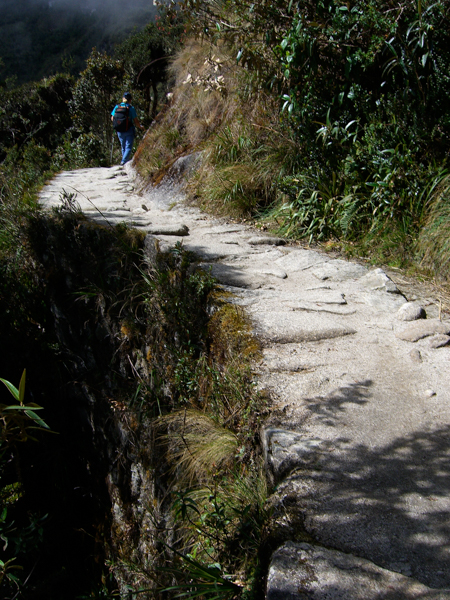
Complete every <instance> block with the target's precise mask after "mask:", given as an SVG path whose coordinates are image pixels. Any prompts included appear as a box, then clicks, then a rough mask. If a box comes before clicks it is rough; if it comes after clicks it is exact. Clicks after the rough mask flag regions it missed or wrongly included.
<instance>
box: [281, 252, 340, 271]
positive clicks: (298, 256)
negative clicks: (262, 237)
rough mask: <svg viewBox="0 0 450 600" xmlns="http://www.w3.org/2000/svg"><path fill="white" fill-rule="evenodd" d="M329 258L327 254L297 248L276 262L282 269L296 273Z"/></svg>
mask: <svg viewBox="0 0 450 600" xmlns="http://www.w3.org/2000/svg"><path fill="white" fill-rule="evenodd" d="M328 260H329V258H328V257H327V256H324V255H323V254H320V253H319V252H314V251H313V250H304V249H303V248H296V249H295V250H291V251H288V253H287V254H285V256H282V257H281V258H278V259H277V260H276V261H275V262H276V264H277V265H278V266H279V267H280V268H281V269H284V270H285V271H287V272H288V273H295V272H297V271H304V270H305V269H310V268H311V267H314V266H315V265H321V264H322V263H325V262H327V261H328Z"/></svg>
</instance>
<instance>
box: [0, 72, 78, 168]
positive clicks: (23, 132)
mask: <svg viewBox="0 0 450 600" xmlns="http://www.w3.org/2000/svg"><path fill="white" fill-rule="evenodd" d="M73 83H74V82H73V79H72V77H70V76H68V75H56V76H54V77H52V78H50V79H44V80H43V81H41V82H38V83H30V84H26V85H23V86H20V87H17V88H15V89H13V90H10V91H4V92H3V93H2V102H1V107H0V157H1V159H4V157H5V154H6V152H7V150H8V149H9V148H11V147H13V146H17V147H18V148H19V149H21V148H22V147H23V145H24V144H26V143H27V142H30V141H31V140H33V141H34V143H35V144H38V145H42V146H45V147H46V148H47V149H48V150H54V149H55V148H56V147H57V146H58V144H59V143H60V139H61V137H62V135H63V134H64V133H65V131H66V130H67V129H68V128H69V127H70V125H71V118H70V114H69V109H68V105H67V103H68V102H69V100H70V99H71V98H72V86H73Z"/></svg>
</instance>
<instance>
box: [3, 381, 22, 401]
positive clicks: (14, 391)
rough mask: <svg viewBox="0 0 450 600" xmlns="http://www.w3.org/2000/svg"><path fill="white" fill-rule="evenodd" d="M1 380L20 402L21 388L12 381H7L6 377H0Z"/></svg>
mask: <svg viewBox="0 0 450 600" xmlns="http://www.w3.org/2000/svg"><path fill="white" fill-rule="evenodd" d="M0 381H3V383H4V384H5V385H6V387H7V388H8V390H9V391H10V392H11V394H12V395H13V396H14V398H15V399H16V400H18V401H19V402H20V398H19V390H18V389H17V388H16V387H15V386H14V385H13V384H12V383H10V382H9V381H6V379H1V378H0Z"/></svg>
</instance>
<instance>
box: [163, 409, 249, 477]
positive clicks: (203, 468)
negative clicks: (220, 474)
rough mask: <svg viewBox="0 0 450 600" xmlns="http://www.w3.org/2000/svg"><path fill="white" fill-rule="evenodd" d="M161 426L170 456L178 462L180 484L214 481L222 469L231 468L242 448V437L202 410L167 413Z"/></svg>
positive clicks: (170, 458) (168, 457) (170, 461)
mask: <svg viewBox="0 0 450 600" xmlns="http://www.w3.org/2000/svg"><path fill="white" fill-rule="evenodd" d="M159 426H160V427H161V426H163V427H164V428H165V429H167V433H166V434H165V435H164V436H163V440H164V444H165V445H166V446H167V459H168V461H169V463H171V464H173V465H176V482H177V487H181V488H183V487H192V486H193V485H199V484H205V483H211V481H212V479H213V477H214V475H215V474H216V472H217V471H218V470H220V469H226V468H229V467H230V465H231V463H232V461H233V457H234V456H235V454H236V451H237V447H238V438H237V436H236V434H234V433H233V432H232V431H230V430H229V429H226V428H224V427H222V426H221V425H219V424H218V423H217V422H216V421H214V419H213V418H212V417H211V416H209V415H207V414H205V413H202V412H200V411H197V410H194V409H189V410H182V411H176V412H173V413H171V414H168V415H165V416H164V417H162V418H161V419H160V420H159Z"/></svg>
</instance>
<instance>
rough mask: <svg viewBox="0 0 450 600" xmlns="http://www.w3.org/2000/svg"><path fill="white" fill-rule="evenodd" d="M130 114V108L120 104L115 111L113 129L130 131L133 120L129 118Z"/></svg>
mask: <svg viewBox="0 0 450 600" xmlns="http://www.w3.org/2000/svg"><path fill="white" fill-rule="evenodd" d="M129 113H130V107H129V105H128V104H127V105H126V106H123V105H122V104H119V106H118V107H117V108H116V110H115V111H114V116H113V122H112V124H113V128H114V129H115V130H116V131H122V132H123V131H128V130H129V129H130V127H131V119H130V117H129Z"/></svg>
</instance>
